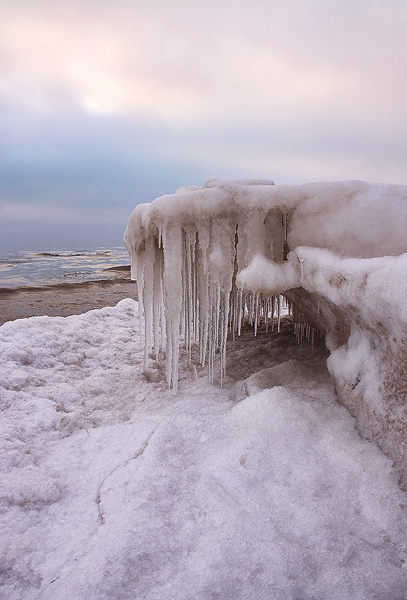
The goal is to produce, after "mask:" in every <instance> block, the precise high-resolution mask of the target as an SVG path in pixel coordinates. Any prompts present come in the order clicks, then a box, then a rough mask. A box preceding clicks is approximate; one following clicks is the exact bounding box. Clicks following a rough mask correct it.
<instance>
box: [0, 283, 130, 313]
mask: <svg viewBox="0 0 407 600" xmlns="http://www.w3.org/2000/svg"><path fill="white" fill-rule="evenodd" d="M124 298H133V299H135V300H136V299H137V285H136V283H135V282H134V281H131V279H124V278H118V279H113V280H112V279H107V280H102V281H90V282H81V283H68V284H60V285H52V286H40V287H20V288H0V325H3V323H5V322H7V321H14V320H15V319H25V318H28V317H37V316H50V317H57V316H58V317H68V316H70V315H79V314H82V313H84V312H87V311H89V310H93V309H100V308H104V307H105V306H116V304H117V303H118V302H119V301H120V300H123V299H124Z"/></svg>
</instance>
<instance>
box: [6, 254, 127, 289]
mask: <svg viewBox="0 0 407 600" xmlns="http://www.w3.org/2000/svg"><path fill="white" fill-rule="evenodd" d="M129 263H130V260H129V255H128V253H127V250H126V249H125V248H123V247H120V246H117V247H111V248H107V247H99V248H96V249H92V250H89V249H87V250H81V249H79V250H62V251H60V250H58V251H52V250H47V251H45V252H30V251H26V250H24V251H10V252H7V251H6V252H3V253H2V255H1V256H0V287H2V288H18V287H37V286H47V285H58V284H67V283H83V282H86V281H101V280H106V279H117V278H118V277H125V275H126V270H125V269H122V270H120V268H119V267H124V266H125V265H129Z"/></svg>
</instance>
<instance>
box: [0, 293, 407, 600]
mask: <svg viewBox="0 0 407 600" xmlns="http://www.w3.org/2000/svg"><path fill="white" fill-rule="evenodd" d="M138 314H139V309H138V306H137V303H136V302H135V301H133V300H130V299H128V300H123V301H121V302H120V303H119V304H118V305H117V307H114V308H105V309H102V310H98V311H91V312H89V313H86V314H84V315H80V316H73V317H67V318H61V317H53V318H51V317H33V318H30V319H21V320H17V321H14V322H9V323H6V324H5V325H3V326H2V327H0V342H1V345H2V355H1V365H0V366H1V371H0V376H1V380H0V384H1V396H0V402H1V413H0V414H1V425H2V428H1V436H0V466H1V475H0V509H1V510H0V565H1V567H0V596H1V597H2V598H4V599H5V600H21V599H22V598H24V600H66V599H67V598H69V599H72V600H105V599H106V600H124V599H128V598H132V599H134V598H145V599H146V600H162V599H163V598H171V599H173V600H188V599H189V598H196V599H197V600H208V599H214V598H222V599H226V600H246V599H253V600H282V599H283V600H295V599H298V598H304V599H305V598H306V599H311V598H316V599H320V600H325V599H327V598H329V599H330V600H368V599H369V600H370V599H371V598H379V599H380V600H401V599H403V598H405V591H406V589H407V569H406V564H407V542H406V540H407V497H406V494H405V493H404V492H402V491H401V490H400V488H399V487H398V485H397V481H396V477H395V472H394V469H393V467H392V461H391V460H390V459H388V458H387V457H386V456H384V455H383V453H382V452H380V451H379V449H378V448H377V446H376V445H375V444H373V443H371V442H368V441H366V440H363V439H361V438H360V436H359V435H358V434H357V432H356V430H355V427H354V425H355V420H354V419H353V418H352V417H351V416H350V415H349V413H348V411H347V410H346V409H345V408H343V407H341V406H340V405H339V404H338V403H337V401H336V396H335V392H334V389H333V385H332V380H331V379H330V377H329V374H328V372H327V370H326V367H325V365H324V356H325V350H324V349H323V347H322V348H320V347H319V346H316V347H315V348H314V351H312V350H311V346H310V345H308V344H300V345H297V343H296V340H295V338H294V337H293V335H292V331H291V325H286V324H285V323H286V321H285V319H282V323H281V333H280V334H279V335H277V333H276V332H274V333H271V332H269V333H268V334H266V333H265V332H264V331H263V332H259V333H258V336H257V338H254V336H253V335H252V333H251V332H248V331H246V328H245V329H244V331H242V335H241V336H240V337H236V338H235V340H234V341H232V340H231V342H230V347H229V349H228V352H229V360H230V363H231V366H230V369H229V371H230V373H232V372H234V376H235V378H236V384H235V385H232V382H231V381H230V380H228V381H227V382H226V383H227V384H228V385H227V386H226V385H225V388H224V389H220V388H219V387H218V386H208V384H207V380H206V375H205V374H204V370H202V371H198V374H197V378H196V380H194V379H193V378H192V377H191V370H190V368H189V366H188V353H187V352H185V351H182V350H181V352H180V372H179V375H180V383H179V390H178V395H177V396H175V397H174V396H173V395H172V394H171V392H169V391H168V390H167V386H166V384H165V377H164V376H163V377H162V378H161V377H160V376H159V375H160V363H159V362H157V363H153V366H151V365H150V373H151V370H152V368H153V367H154V370H155V372H156V373H157V377H156V378H155V380H154V378H152V376H151V377H150V379H149V380H147V378H145V377H143V375H142V370H143V363H144V357H143V348H142V347H141V345H140V344H139V342H138V334H139V318H138ZM288 328H290V331H288ZM281 361H284V362H283V363H282V364H281ZM262 365H267V368H266V369H262ZM259 369H260V371H259ZM241 377H245V380H244V381H239V378H241ZM243 388H244V391H243V393H240V391H241V390H242V389H243ZM238 400H239V401H238Z"/></svg>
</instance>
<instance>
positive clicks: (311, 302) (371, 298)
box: [124, 179, 407, 485]
mask: <svg viewBox="0 0 407 600" xmlns="http://www.w3.org/2000/svg"><path fill="white" fill-rule="evenodd" d="M124 242H125V245H126V247H127V249H128V251H129V253H130V255H131V258H132V269H133V271H132V273H133V277H134V278H135V279H137V281H138V286H139V297H140V299H141V301H142V303H143V304H144V322H145V368H146V369H147V368H148V363H149V354H150V353H151V352H154V353H155V356H156V358H158V356H159V353H160V351H165V354H166V360H167V379H168V383H169V385H170V387H172V388H174V389H176V387H177V380H178V371H177V369H178V366H177V365H178V358H179V343H180V338H181V339H182V340H183V342H184V344H185V347H186V349H187V351H188V352H189V353H190V356H191V348H192V346H193V344H194V343H197V344H198V345H199V362H200V363H201V364H204V363H205V362H207V363H208V368H209V379H210V381H212V380H213V379H214V376H213V373H214V359H215V355H217V354H219V357H220V379H221V383H222V379H223V378H224V376H225V373H226V341H227V337H228V335H229V336H230V335H235V334H238V333H239V331H240V327H241V323H242V321H243V320H244V319H245V318H249V320H250V321H251V322H253V324H254V325H255V328H256V327H257V325H258V323H259V321H260V319H264V320H266V321H268V318H269V316H270V314H273V312H274V311H276V312H278V308H279V306H280V303H279V300H278V297H279V296H280V295H281V294H283V295H285V296H286V297H287V298H288V299H289V300H290V302H291V303H292V307H293V312H294V317H295V319H296V321H297V322H298V323H299V326H298V327H299V329H298V332H301V333H302V332H303V330H305V331H306V332H307V334H308V335H313V331H314V329H319V330H321V331H322V332H324V333H325V334H326V344H327V347H328V349H329V350H330V352H331V355H330V357H329V359H328V368H329V371H330V373H331V375H332V376H333V378H334V382H335V385H336V389H337V393H338V396H339V399H340V401H341V402H342V403H343V404H344V405H345V406H346V407H347V408H348V409H349V410H350V411H351V413H352V414H353V415H354V416H356V421H357V427H358V429H359V431H360V432H361V433H362V434H363V435H365V436H366V437H368V438H369V439H373V440H375V441H376V442H377V443H378V444H379V446H380V447H381V448H382V449H383V450H384V451H385V452H386V453H387V454H388V455H389V456H390V457H391V458H392V459H393V460H394V461H395V462H396V465H397V467H398V470H399V473H400V476H401V479H402V481H403V483H404V485H407V460H406V459H407V433H406V432H407V410H406V406H407V402H406V401H407V397H406V394H407V381H406V372H407V343H406V339H407V281H406V279H407V278H406V275H407V254H406V252H407V186H401V185H389V184H373V185H372V184H368V183H365V182H361V181H345V182H332V183H313V184H305V185H296V186H282V185H278V186H276V185H273V183H272V182H271V181H264V180H261V181H255V180H237V181H235V180H222V179H211V180H209V181H208V182H206V184H205V186H204V187H203V188H202V189H201V188H197V187H190V188H186V187H185V188H179V189H178V190H177V193H176V194H174V195H171V196H163V197H161V198H158V199H157V200H155V201H154V202H152V203H151V204H148V205H147V204H144V205H139V206H138V207H137V208H136V209H135V211H134V212H133V213H132V215H131V217H130V220H129V224H128V227H127V230H126V233H125V237H124ZM311 331H312V334H310V332H311Z"/></svg>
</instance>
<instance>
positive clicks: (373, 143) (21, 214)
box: [1, 0, 407, 249]
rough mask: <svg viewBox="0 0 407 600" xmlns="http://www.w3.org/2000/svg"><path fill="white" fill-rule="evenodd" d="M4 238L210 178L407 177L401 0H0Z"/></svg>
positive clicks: (107, 214)
mask: <svg viewBox="0 0 407 600" xmlns="http://www.w3.org/2000/svg"><path fill="white" fill-rule="evenodd" d="M2 7H3V10H2V13H3V14H2V19H1V21H2V28H3V32H2V34H1V37H2V39H3V44H4V50H3V52H4V60H3V63H4V68H3V71H4V76H3V83H2V87H1V105H2V114H3V127H2V129H3V135H2V142H1V144H2V163H3V166H2V171H3V173H2V182H3V183H2V215H3V217H2V221H3V224H4V228H3V235H2V237H3V240H2V245H3V247H6V248H7V247H10V248H11V247H14V248H30V249H34V248H45V247H53V248H62V247H73V246H76V247H78V246H82V247H90V246H95V245H108V244H120V243H121V236H122V233H123V231H124V229H125V226H126V221H127V218H128V216H129V214H130V212H131V210H132V209H133V208H134V206H135V205H136V204H138V203H139V202H149V201H151V200H153V199H154V198H155V197H156V196H158V195H161V194H163V193H166V192H169V193H171V192H173V191H174V190H175V188H176V187H177V186H178V185H183V184H197V185H202V184H203V182H204V180H205V179H206V178H208V177H210V176H215V175H218V176H229V177H250V176H259V177H266V178H272V179H274V180H275V181H276V183H302V182H307V181H315V180H338V179H364V180H367V181H370V182H377V181H383V182H394V183H406V181H407V167H406V165H407V143H406V139H407V114H406V109H405V107H406V106H407V68H406V61H407V59H406V56H407V36H406V33H405V32H406V30H407V5H406V3H405V1H404V0H389V1H386V2H382V1H379V0H378V1H373V0H352V1H347V0H325V1H322V0H311V1H306V2H303V1H300V0H284V2H283V1H276V0H250V1H249V0H241V1H239V0H223V1H221V2H219V1H217V2H215V1H212V0H206V1H205V2H204V3H203V2H199V1H197V0H166V1H164V0H162V1H160V0H139V1H137V0H131V1H130V0H117V1H115V2H112V1H107V0H98V1H97V2H96V1H93V0H76V1H75V0H73V1H72V0H70V1H69V2H68V1H67V0H58V2H55V0H45V1H44V0H35V1H34V0H21V1H20V0H2Z"/></svg>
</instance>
